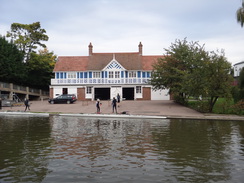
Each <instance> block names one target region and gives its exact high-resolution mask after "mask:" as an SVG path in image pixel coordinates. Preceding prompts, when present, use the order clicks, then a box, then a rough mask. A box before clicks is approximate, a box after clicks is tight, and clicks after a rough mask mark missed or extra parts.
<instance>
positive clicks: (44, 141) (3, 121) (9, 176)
mask: <svg viewBox="0 0 244 183" xmlns="http://www.w3.org/2000/svg"><path fill="white" fill-rule="evenodd" d="M50 132H51V126H50V124H49V122H48V120H47V118H30V117H15V116H11V117H0V144H1V146H0V153H1V154H0V170H1V171H0V182H41V181H42V180H43V179H44V177H45V176H46V174H48V157H47V154H48V153H49V152H50V151H48V150H47V147H48V146H50V144H51V141H50Z"/></svg>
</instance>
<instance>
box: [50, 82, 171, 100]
mask: <svg viewBox="0 0 244 183" xmlns="http://www.w3.org/2000/svg"><path fill="white" fill-rule="evenodd" d="M97 87H98V88H99V87H100V88H101V87H105V86H104V85H100V86H96V87H92V93H91V94H87V93H86V86H67V85H66V86H52V88H50V97H56V96H58V95H62V94H63V89H64V88H68V94H75V95H76V96H77V99H78V100H82V101H83V100H94V98H95V88H97ZM106 87H107V88H110V98H111V99H112V98H113V97H116V96H117V94H118V93H119V94H120V96H121V98H123V95H122V93H123V92H122V89H123V87H134V88H135V89H134V96H135V100H170V95H169V94H168V90H157V91H153V90H152V87H151V86H149V85H144V86H142V92H141V93H136V86H129V85H125V86H106Z"/></svg>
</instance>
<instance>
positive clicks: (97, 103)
mask: <svg viewBox="0 0 244 183" xmlns="http://www.w3.org/2000/svg"><path fill="white" fill-rule="evenodd" d="M96 107H97V114H100V100H99V99H97V102H96Z"/></svg>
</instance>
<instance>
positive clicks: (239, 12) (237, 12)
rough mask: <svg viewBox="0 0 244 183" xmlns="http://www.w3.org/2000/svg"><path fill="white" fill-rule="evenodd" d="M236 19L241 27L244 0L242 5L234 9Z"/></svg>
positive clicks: (243, 16)
mask: <svg viewBox="0 0 244 183" xmlns="http://www.w3.org/2000/svg"><path fill="white" fill-rule="evenodd" d="M236 19H237V22H239V23H240V24H241V27H243V25H244V1H242V7H240V8H239V9H238V10H237V11H236Z"/></svg>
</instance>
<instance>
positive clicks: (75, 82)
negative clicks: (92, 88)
mask: <svg viewBox="0 0 244 183" xmlns="http://www.w3.org/2000/svg"><path fill="white" fill-rule="evenodd" d="M148 81H149V78H119V79H109V78H95V79H93V78H85V79H51V85H64V84H73V85H80V84H84V85H85V84H97V85H99V84H147V83H148Z"/></svg>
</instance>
